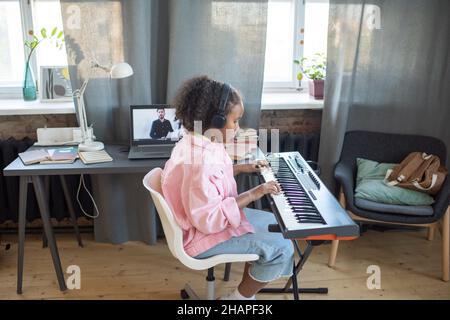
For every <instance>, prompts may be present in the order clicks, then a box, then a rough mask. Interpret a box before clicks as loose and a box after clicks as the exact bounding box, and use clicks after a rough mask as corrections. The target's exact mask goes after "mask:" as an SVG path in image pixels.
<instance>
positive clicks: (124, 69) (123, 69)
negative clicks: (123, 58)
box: [111, 62, 133, 79]
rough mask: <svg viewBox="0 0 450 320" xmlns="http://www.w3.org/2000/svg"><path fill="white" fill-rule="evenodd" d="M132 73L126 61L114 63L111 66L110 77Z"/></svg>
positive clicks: (121, 76)
mask: <svg viewBox="0 0 450 320" xmlns="http://www.w3.org/2000/svg"><path fill="white" fill-rule="evenodd" d="M132 75H133V68H132V67H131V66H130V65H129V64H128V63H126V62H120V63H116V64H115V65H113V66H112V68H111V78H112V79H122V78H127V77H129V76H132Z"/></svg>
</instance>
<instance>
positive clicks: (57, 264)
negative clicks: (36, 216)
mask: <svg viewBox="0 0 450 320" xmlns="http://www.w3.org/2000/svg"><path fill="white" fill-rule="evenodd" d="M105 149H106V151H107V152H108V153H109V154H110V155H111V157H112V158H113V159H114V161H112V162H105V163H97V164H89V165H85V164H83V163H82V162H81V161H80V160H77V161H76V162H75V163H72V164H45V165H40V164H37V165H28V166H25V165H24V164H23V162H22V161H21V160H20V159H19V158H17V159H16V160H14V161H13V162H12V163H11V164H10V165H9V166H7V167H6V168H5V169H4V170H3V174H4V175H5V176H18V177H20V187H19V230H18V235H19V239H18V241H19V248H18V264H17V293H19V294H21V293H22V275H23V260H24V244H25V222H26V221H25V220H26V216H25V215H26V207H27V189H28V183H32V184H33V187H34V190H35V193H36V199H37V202H38V206H39V211H40V213H41V218H42V223H43V227H44V232H45V235H46V238H47V240H48V246H49V248H50V252H51V255H52V260H53V265H54V268H55V271H56V276H57V279H58V284H59V288H60V289H61V290H62V291H63V290H66V284H65V281H64V274H63V271H62V267H61V261H60V258H59V253H58V248H57V246H56V241H55V237H54V234H53V229H52V226H51V223H50V215H49V208H48V201H47V196H46V194H45V193H46V188H45V186H44V185H45V183H44V177H45V176H50V175H58V176H60V177H62V178H61V182H62V183H63V191H64V192H65V196H66V197H67V196H70V195H69V194H67V192H66V191H67V190H65V189H66V188H64V185H65V183H64V176H65V175H72V174H73V175H77V174H90V175H92V177H93V194H94V197H95V199H96V201H97V199H98V198H102V197H103V198H105V199H106V201H103V202H105V203H112V204H110V205H109V207H103V208H102V207H101V206H99V210H100V217H99V218H104V216H106V215H108V214H110V213H111V212H110V211H108V210H113V209H112V208H113V207H114V201H115V200H116V199H115V197H111V194H108V192H104V191H103V190H104V189H103V187H102V184H105V183H106V184H108V181H110V180H109V178H110V177H111V176H112V175H118V174H127V175H128V174H130V175H131V174H138V175H142V177H141V178H140V181H139V184H136V185H135V189H136V198H138V195H139V193H141V194H142V195H143V196H144V197H145V199H147V201H148V202H147V203H149V206H148V207H146V206H145V205H144V206H140V207H144V208H141V209H140V210H141V211H142V210H147V211H148V212H149V214H148V217H149V227H150V231H149V234H150V238H151V239H150V243H151V244H154V243H156V237H157V226H156V212H155V209H154V207H153V205H152V203H151V200H150V197H149V196H148V193H147V191H146V190H145V188H143V187H142V178H143V177H144V175H145V174H146V173H147V172H148V171H150V170H151V169H153V168H155V167H163V166H164V164H165V162H166V159H144V160H129V159H128V150H127V149H126V147H124V146H118V145H107V146H106V147H105ZM102 179H103V180H104V181H102ZM111 187H113V189H110V191H113V192H116V193H118V194H119V195H118V196H119V198H120V196H121V194H120V189H118V188H120V187H126V186H120V185H119V186H117V185H116V186H111ZM133 190H134V189H133ZM127 200H128V201H130V202H134V203H137V202H138V201H136V199H135V198H134V195H133V199H127ZM137 206H139V204H137ZM72 209H73V208H70V206H69V211H72ZM118 210H123V208H122V209H121V208H118ZM116 211H117V210H116ZM71 214H72V213H71ZM122 215H124V213H123V212H122ZM97 223H98V220H97V219H96V220H94V230H95V229H96V227H97ZM96 238H97V234H96Z"/></svg>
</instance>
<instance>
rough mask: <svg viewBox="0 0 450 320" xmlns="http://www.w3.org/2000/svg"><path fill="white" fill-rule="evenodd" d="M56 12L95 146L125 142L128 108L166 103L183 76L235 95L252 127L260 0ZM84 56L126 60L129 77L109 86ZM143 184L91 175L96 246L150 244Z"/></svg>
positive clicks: (137, 2)
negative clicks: (222, 85) (225, 85)
mask: <svg viewBox="0 0 450 320" xmlns="http://www.w3.org/2000/svg"><path fill="white" fill-rule="evenodd" d="M61 6H62V7H61V10H62V15H63V21H64V31H65V37H66V44H67V46H66V47H67V52H68V57H69V65H71V69H70V70H71V82H72V85H73V87H74V89H76V88H79V87H80V86H81V84H82V82H83V81H84V79H85V78H86V77H88V76H90V78H91V80H90V83H89V86H88V88H87V90H86V93H85V96H84V97H85V104H86V110H87V118H88V122H89V123H93V127H94V133H95V135H96V136H97V138H98V140H100V141H103V142H107V143H120V144H122V143H123V144H127V143H128V141H129V130H130V129H129V106H130V105H133V104H135V105H137V104H150V103H170V102H171V100H172V98H173V96H174V94H175V91H176V90H177V88H178V87H179V86H180V84H181V83H182V82H183V81H184V80H186V79H188V78H190V77H193V76H196V75H201V74H206V75H209V76H210V77H212V78H215V79H217V80H221V81H227V82H229V83H231V84H232V85H233V86H235V87H236V88H237V89H239V90H240V91H241V92H242V94H243V96H244V102H245V106H246V117H245V118H244V120H243V125H244V126H245V125H247V126H251V127H258V125H259V111H260V102H261V93H262V86H263V71H264V70H263V69H264V52H265V38H266V21H267V0H261V1H256V0H220V1H209V0H170V1H166V0H151V1H148V0H132V1H131V0H97V1H95V0H61ZM92 60H95V61H97V62H98V63H99V64H101V65H105V66H111V65H113V64H114V63H117V62H121V61H126V62H128V63H129V64H130V65H131V66H132V67H133V69H134V72H135V74H134V75H133V76H132V77H130V78H127V79H121V80H111V79H109V78H108V75H107V74H105V72H104V71H102V70H90V61H92ZM150 169H151V168H149V170H150ZM142 178H143V176H142V175H131V176H130V175H126V176H125V175H115V176H114V177H112V176H101V175H97V176H93V184H94V191H95V193H96V200H97V204H98V205H99V209H100V211H101V212H100V217H99V218H98V219H96V220H95V235H96V240H97V241H106V242H114V243H121V242H125V241H129V240H142V241H146V242H149V243H154V242H155V235H154V233H152V235H149V228H150V225H152V224H153V222H152V219H154V216H153V213H152V212H151V203H150V197H149V196H148V194H147V193H146V192H141V191H143V190H144V188H143V187H142V182H141V181H142ZM142 208H144V209H142Z"/></svg>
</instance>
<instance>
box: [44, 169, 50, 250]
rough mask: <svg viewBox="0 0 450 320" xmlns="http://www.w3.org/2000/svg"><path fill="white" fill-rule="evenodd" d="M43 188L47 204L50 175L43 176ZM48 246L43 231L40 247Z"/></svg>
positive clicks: (48, 201) (48, 200)
mask: <svg viewBox="0 0 450 320" xmlns="http://www.w3.org/2000/svg"><path fill="white" fill-rule="evenodd" d="M44 188H45V195H46V197H45V201H47V204H49V203H50V176H45V177H44ZM47 247H48V241H47V237H46V235H45V231H43V232H42V248H47Z"/></svg>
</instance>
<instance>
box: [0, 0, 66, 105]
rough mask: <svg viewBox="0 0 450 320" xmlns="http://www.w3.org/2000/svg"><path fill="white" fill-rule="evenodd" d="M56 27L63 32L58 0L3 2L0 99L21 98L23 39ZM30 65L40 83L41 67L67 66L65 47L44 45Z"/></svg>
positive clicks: (0, 14) (0, 1)
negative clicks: (44, 29) (30, 33)
mask: <svg viewBox="0 0 450 320" xmlns="http://www.w3.org/2000/svg"><path fill="white" fill-rule="evenodd" d="M54 27H58V29H59V30H63V23H62V16H61V6H60V2H59V0H0V35H1V37H0V48H1V53H0V97H5V98H19V97H21V88H22V81H23V73H24V66H25V59H26V58H25V57H26V56H25V55H26V51H25V46H24V40H27V39H28V40H29V39H30V36H29V34H28V32H29V30H34V32H35V33H39V32H40V30H41V29H42V28H46V29H47V30H52V29H53V28H54ZM31 65H32V68H33V73H34V76H35V79H36V80H37V81H38V82H39V80H40V75H39V71H40V67H41V66H65V65H67V54H66V50H65V47H63V48H61V49H57V48H55V47H53V46H52V45H50V44H47V43H42V44H41V45H39V47H38V48H37V50H36V52H35V53H34V54H33V57H32V60H31ZM38 88H39V86H38Z"/></svg>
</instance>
